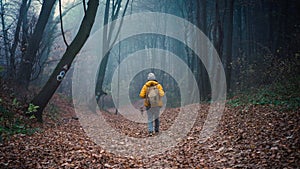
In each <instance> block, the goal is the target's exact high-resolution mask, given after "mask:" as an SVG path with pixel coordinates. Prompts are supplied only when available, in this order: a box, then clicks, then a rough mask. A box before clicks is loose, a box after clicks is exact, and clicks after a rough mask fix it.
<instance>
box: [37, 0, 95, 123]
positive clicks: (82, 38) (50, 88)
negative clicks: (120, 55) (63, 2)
mask: <svg viewBox="0 0 300 169" xmlns="http://www.w3.org/2000/svg"><path fill="white" fill-rule="evenodd" d="M98 5H99V0H89V2H88V8H87V10H86V12H85V15H84V17H83V20H82V22H81V25H80V28H79V30H78V33H77V35H76V36H75V38H74V40H73V41H72V42H71V44H70V45H69V46H68V47H67V49H66V51H65V53H64V54H63V57H62V59H61V60H60V61H59V63H58V64H57V66H56V68H55V69H54V71H53V73H52V74H51V76H50V78H49V80H48V81H47V83H46V84H45V86H44V87H43V89H42V90H41V91H40V92H39V93H38V94H37V95H36V96H35V97H34V98H33V100H32V102H31V103H32V104H34V105H36V106H39V108H38V110H37V112H35V116H36V118H37V119H38V120H39V121H40V122H42V121H43V119H42V113H43V110H44V108H45V107H46V105H47V103H48V102H49V100H50V99H51V97H52V96H53V94H54V93H55V91H56V89H57V88H58V86H59V85H60V83H61V79H60V80H59V79H57V76H58V75H59V74H60V73H61V72H62V71H64V72H65V73H67V71H68V70H69V68H70V67H71V64H72V62H73V60H74V59H75V57H76V55H77V54H78V52H79V51H80V50H81V48H82V47H83V45H84V44H85V42H86V40H87V39H88V37H89V35H90V32H91V29H92V27H93V24H94V22H95V17H96V13H97V9H98Z"/></svg>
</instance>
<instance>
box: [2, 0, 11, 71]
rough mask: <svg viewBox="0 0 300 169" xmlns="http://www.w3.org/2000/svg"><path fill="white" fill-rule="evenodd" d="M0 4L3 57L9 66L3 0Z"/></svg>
mask: <svg viewBox="0 0 300 169" xmlns="http://www.w3.org/2000/svg"><path fill="white" fill-rule="evenodd" d="M0 3H1V4H0V6H1V11H2V12H1V23H2V33H3V38H4V40H3V41H4V54H5V57H6V62H7V64H8V66H9V67H10V65H11V63H9V62H10V61H9V56H8V51H9V47H8V42H7V40H8V36H7V30H6V27H5V26H6V25H5V19H4V5H3V2H2V0H0ZM10 75H11V70H10V69H9V72H8V76H10Z"/></svg>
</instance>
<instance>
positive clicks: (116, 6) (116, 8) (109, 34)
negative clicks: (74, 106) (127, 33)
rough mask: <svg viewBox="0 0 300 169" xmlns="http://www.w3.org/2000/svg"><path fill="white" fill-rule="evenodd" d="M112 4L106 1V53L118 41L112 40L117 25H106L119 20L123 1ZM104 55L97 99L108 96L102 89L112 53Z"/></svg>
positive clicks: (104, 40) (109, 0) (104, 36)
mask: <svg viewBox="0 0 300 169" xmlns="http://www.w3.org/2000/svg"><path fill="white" fill-rule="evenodd" d="M110 2H111V0H106V5H105V12H104V23H103V26H104V29H103V37H102V38H103V46H102V48H103V49H104V50H103V51H105V49H108V48H110V46H109V44H114V41H115V40H116V39H112V38H115V37H112V32H113V31H114V29H115V24H111V25H110V27H109V28H108V27H107V26H106V25H107V24H108V22H109V18H111V21H114V20H115V19H117V18H118V15H119V12H120V9H121V4H122V0H117V1H113V3H112V4H111V3H110ZM128 4H129V0H127V1H126V5H125V8H124V11H123V14H122V16H125V13H126V10H127V7H128ZM110 5H112V7H111V11H110ZM110 14H111V17H109V15H110ZM122 21H123V20H122ZM122 21H121V24H120V25H119V27H118V30H120V28H121V26H122ZM112 42H113V43H112ZM104 54H105V56H104V57H103V60H102V62H101V64H100V68H99V76H98V80H97V85H96V95H97V98H100V97H101V96H102V95H104V94H106V93H105V92H104V91H103V89H102V87H103V82H104V77H105V72H106V67H107V63H108V59H109V54H110V52H109V51H108V52H107V53H104Z"/></svg>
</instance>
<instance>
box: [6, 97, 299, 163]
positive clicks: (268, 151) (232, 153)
mask: <svg viewBox="0 0 300 169" xmlns="http://www.w3.org/2000/svg"><path fill="white" fill-rule="evenodd" d="M5 96H7V94H6V95H5ZM5 96H4V93H3V91H2V93H1V95H0V98H1V102H0V103H1V105H2V107H5V108H6V109H9V110H11V111H16V112H22V106H20V107H18V106H14V107H13V106H11V105H8V103H7V102H8V100H12V98H13V97H5ZM10 104H11V101H10ZM14 104H17V103H16V102H14ZM53 105H55V107H54V106H53ZM198 106H200V111H199V112H198V117H197V119H196V122H195V124H194V126H193V127H192V129H191V130H190V132H189V133H188V134H187V136H186V137H184V138H183V139H182V140H181V141H180V142H178V144H177V145H175V146H174V147H172V148H171V149H169V150H167V151H165V152H164V153H160V154H157V155H154V156H151V157H141V156H140V157H134V156H129V157H124V156H119V155H116V154H113V153H110V152H108V151H107V150H105V149H103V148H101V146H99V145H97V144H95V143H94V142H93V141H92V140H91V139H90V138H89V137H88V136H87V134H86V133H85V131H84V130H83V128H82V127H81V125H80V122H79V121H80V120H78V119H77V118H75V117H76V114H75V111H74V109H73V106H72V104H71V102H70V101H68V99H66V98H64V97H61V96H60V95H57V94H56V95H55V96H54V97H53V98H52V100H51V103H50V104H49V105H48V107H47V109H46V111H45V116H44V123H43V124H39V123H37V122H35V121H34V119H31V120H29V121H28V122H27V123H26V126H28V125H29V126H30V128H34V129H38V130H37V131H35V132H34V133H33V134H28V133H25V134H24V133H22V132H18V133H15V134H12V135H10V136H9V137H4V136H5V135H4V134H5V133H4V132H3V131H4V128H2V131H1V132H2V133H1V134H2V136H3V140H1V144H0V168H227V169H229V168H287V169H288V168H299V166H300V115H299V113H300V111H299V109H298V110H284V109H281V108H279V107H274V105H253V104H249V105H246V106H245V105H244V106H235V107H234V106H230V105H227V106H226V108H225V111H224V114H223V116H222V119H221V121H220V123H219V125H218V128H217V130H216V131H215V133H214V135H213V136H212V137H210V138H209V139H208V140H206V141H205V142H203V143H200V142H199V135H200V132H201V129H202V125H203V122H204V120H205V117H206V114H207V111H208V108H209V105H208V104H201V105H198ZM178 111H179V109H175V108H174V109H166V110H165V112H164V113H163V114H162V116H161V118H160V120H161V130H162V132H164V131H166V130H167V129H168V128H169V127H170V125H171V124H172V120H173V119H174V118H175V117H176V115H177V114H178ZM50 112H51V113H52V114H50ZM104 114H105V117H106V119H109V120H108V121H109V123H110V124H111V125H112V126H113V127H114V128H116V129H117V131H119V132H122V133H124V134H126V135H128V136H131V137H144V138H145V137H148V136H147V126H146V124H142V123H134V122H131V121H129V120H126V119H125V118H121V115H114V114H108V113H104ZM1 117H3V115H2V116H1ZM2 125H3V124H2ZM19 127H20V125H19ZM22 127H24V126H21V127H20V128H22ZM179 132H180V131H179ZM124 144H126V143H124Z"/></svg>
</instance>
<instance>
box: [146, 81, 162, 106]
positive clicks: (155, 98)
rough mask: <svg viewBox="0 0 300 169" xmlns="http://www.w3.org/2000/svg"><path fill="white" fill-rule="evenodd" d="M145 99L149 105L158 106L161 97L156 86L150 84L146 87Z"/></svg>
mask: <svg viewBox="0 0 300 169" xmlns="http://www.w3.org/2000/svg"><path fill="white" fill-rule="evenodd" d="M147 99H148V102H149V104H150V107H158V106H159V102H160V100H161V97H160V95H159V92H158V88H157V86H156V85H155V86H150V87H148V89H147Z"/></svg>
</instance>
